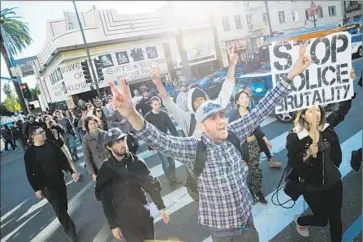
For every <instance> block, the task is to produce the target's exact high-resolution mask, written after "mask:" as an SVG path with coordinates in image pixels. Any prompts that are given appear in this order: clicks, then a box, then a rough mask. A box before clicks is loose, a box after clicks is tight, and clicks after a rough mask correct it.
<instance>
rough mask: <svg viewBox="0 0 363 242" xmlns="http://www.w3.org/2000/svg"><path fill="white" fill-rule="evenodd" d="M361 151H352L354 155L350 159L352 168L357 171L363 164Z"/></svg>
mask: <svg viewBox="0 0 363 242" xmlns="http://www.w3.org/2000/svg"><path fill="white" fill-rule="evenodd" d="M359 156H360V155H359V152H358V151H356V150H354V151H352V157H351V159H350V166H351V167H352V169H353V170H354V171H356V172H358V171H359V169H360V166H361V164H362V161H361V160H360V157H359Z"/></svg>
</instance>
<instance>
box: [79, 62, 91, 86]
mask: <svg viewBox="0 0 363 242" xmlns="http://www.w3.org/2000/svg"><path fill="white" fill-rule="evenodd" d="M81 66H82V70H83V75H84V79H86V83H92V78H91V73H90V70H89V66H88V62H87V61H86V60H85V61H82V62H81Z"/></svg>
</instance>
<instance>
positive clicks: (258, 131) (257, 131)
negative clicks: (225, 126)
mask: <svg viewBox="0 0 363 242" xmlns="http://www.w3.org/2000/svg"><path fill="white" fill-rule="evenodd" d="M240 118H241V115H240V114H239V112H238V109H237V110H234V111H233V112H232V114H231V116H230V118H229V120H228V123H232V122H233V121H235V120H237V119H240ZM253 135H254V136H255V137H256V140H257V142H258V146H259V147H260V152H266V151H268V147H267V145H266V143H265V141H264V140H263V137H265V136H266V135H265V133H264V132H263V131H262V129H261V127H260V126H258V127H257V128H256V129H255V131H254V132H253ZM244 146H246V147H244ZM242 150H248V144H247V142H244V143H243V145H242ZM246 157H247V158H246V159H248V155H246ZM244 160H245V159H244ZM245 161H248V160H245Z"/></svg>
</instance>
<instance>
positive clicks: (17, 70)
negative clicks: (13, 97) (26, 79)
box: [10, 66, 23, 77]
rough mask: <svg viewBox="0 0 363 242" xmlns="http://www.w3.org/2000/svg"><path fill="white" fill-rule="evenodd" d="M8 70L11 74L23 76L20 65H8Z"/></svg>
mask: <svg viewBox="0 0 363 242" xmlns="http://www.w3.org/2000/svg"><path fill="white" fill-rule="evenodd" d="M10 71H11V75H12V76H18V77H23V72H22V70H21V68H20V66H16V67H10Z"/></svg>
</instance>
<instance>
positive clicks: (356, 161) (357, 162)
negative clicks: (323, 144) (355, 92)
mask: <svg viewBox="0 0 363 242" xmlns="http://www.w3.org/2000/svg"><path fill="white" fill-rule="evenodd" d="M362 76H363V72H361V74H360V79H359V81H358V85H359V86H360V87H362ZM350 166H351V167H352V169H353V170H354V171H356V172H358V171H359V169H360V167H361V166H362V148H359V149H358V150H353V151H352V156H351V158H350Z"/></svg>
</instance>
